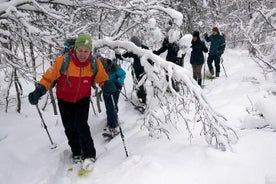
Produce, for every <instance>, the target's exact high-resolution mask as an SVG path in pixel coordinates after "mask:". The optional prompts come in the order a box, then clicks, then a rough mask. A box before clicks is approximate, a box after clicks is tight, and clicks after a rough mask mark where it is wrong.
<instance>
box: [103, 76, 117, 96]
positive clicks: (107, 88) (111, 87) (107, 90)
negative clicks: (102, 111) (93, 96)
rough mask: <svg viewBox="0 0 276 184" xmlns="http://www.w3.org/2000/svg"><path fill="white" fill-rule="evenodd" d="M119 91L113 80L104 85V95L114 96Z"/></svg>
mask: <svg viewBox="0 0 276 184" xmlns="http://www.w3.org/2000/svg"><path fill="white" fill-rule="evenodd" d="M116 91H118V90H117V87H116V85H115V84H114V82H112V81H111V80H107V81H105V83H104V85H103V93H104V94H105V95H108V96H109V95H112V94H113V93H115V92H116Z"/></svg>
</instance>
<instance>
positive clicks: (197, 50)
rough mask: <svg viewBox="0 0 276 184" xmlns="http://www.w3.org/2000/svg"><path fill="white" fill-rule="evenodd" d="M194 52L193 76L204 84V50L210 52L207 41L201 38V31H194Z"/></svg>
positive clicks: (192, 58) (192, 56) (199, 83)
mask: <svg viewBox="0 0 276 184" xmlns="http://www.w3.org/2000/svg"><path fill="white" fill-rule="evenodd" d="M191 48H192V52H191V57H190V63H191V65H192V68H193V78H194V79H195V80H196V81H197V83H198V85H199V86H200V87H201V86H202V74H201V71H202V66H203V64H204V56H203V52H208V48H207V47H206V45H205V43H204V42H203V41H201V40H200V37H199V32H198V31H194V32H193V40H192V46H191Z"/></svg>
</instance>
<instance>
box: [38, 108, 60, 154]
mask: <svg viewBox="0 0 276 184" xmlns="http://www.w3.org/2000/svg"><path fill="white" fill-rule="evenodd" d="M36 109H37V112H38V114H39V116H40V118H41V121H42V125H43V128H44V129H45V130H46V132H47V135H48V137H49V139H50V142H51V146H50V148H51V149H55V148H56V147H57V144H55V143H53V140H52V138H51V136H50V133H49V131H48V128H47V125H46V123H45V121H44V119H43V116H42V113H41V111H40V109H39V107H38V104H36Z"/></svg>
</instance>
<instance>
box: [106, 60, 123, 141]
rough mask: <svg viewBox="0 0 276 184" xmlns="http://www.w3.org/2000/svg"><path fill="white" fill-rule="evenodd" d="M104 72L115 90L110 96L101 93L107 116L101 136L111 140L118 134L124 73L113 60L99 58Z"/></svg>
mask: <svg viewBox="0 0 276 184" xmlns="http://www.w3.org/2000/svg"><path fill="white" fill-rule="evenodd" d="M101 61H102V63H103V66H104V68H105V71H106V72H107V74H108V77H109V80H110V81H112V82H113V83H114V84H115V86H116V88H117V90H116V91H115V92H114V93H112V94H111V95H112V97H113V99H114V103H115V104H113V99H112V97H111V95H110V94H105V93H103V98H104V103H105V108H106V115H107V127H106V128H105V129H104V133H103V136H104V137H109V138H112V137H114V136H116V135H118V134H119V131H118V128H117V127H118V118H117V117H118V115H117V113H118V110H119V109H118V101H119V96H120V92H121V89H122V86H123V85H124V80H125V78H126V72H125V71H124V70H123V69H122V68H121V66H120V65H119V64H117V63H116V62H114V60H111V59H108V58H101ZM114 105H115V107H114Z"/></svg>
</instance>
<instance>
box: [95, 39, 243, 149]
mask: <svg viewBox="0 0 276 184" xmlns="http://www.w3.org/2000/svg"><path fill="white" fill-rule="evenodd" d="M102 47H109V48H111V49H118V48H120V49H124V50H126V51H128V52H132V53H134V54H137V55H138V56H139V57H140V58H141V64H142V65H143V66H144V68H145V73H146V74H145V76H144V77H143V79H142V80H144V82H145V83H146V85H147V90H148V91H153V92H152V94H151V95H150V94H148V96H150V97H149V102H148V104H147V110H146V114H145V117H144V124H143V126H144V127H146V128H147V129H148V130H149V132H150V135H156V134H159V133H164V134H165V135H166V136H167V137H168V138H169V137H170V135H169V132H168V130H167V129H166V128H165V127H166V125H168V124H172V125H175V124H176V122H183V123H184V124H185V125H186V129H187V131H188V135H189V138H192V137H193V132H192V130H191V129H190V125H191V124H192V123H195V124H197V123H199V122H200V123H201V128H202V133H203V134H204V136H205V140H206V141H207V143H208V144H209V145H215V146H216V147H217V148H218V149H221V150H226V149H229V148H231V143H232V142H233V141H237V140H238V136H237V134H236V133H235V131H234V130H233V129H232V128H231V127H229V126H228V125H227V120H226V118H225V117H224V116H223V115H221V114H219V113H218V112H216V111H215V110H214V109H213V108H212V106H211V105H210V104H209V102H208V101H207V99H206V97H205V96H204V94H203V92H202V90H201V88H200V87H199V86H198V85H197V83H196V82H195V81H194V80H193V78H192V77H191V76H189V73H188V71H187V70H186V69H185V68H183V67H180V66H178V65H175V64H173V63H171V62H168V61H166V60H164V59H162V58H161V57H159V56H157V55H154V54H153V53H152V52H151V51H150V50H145V49H142V48H139V47H136V46H135V45H134V44H133V43H131V42H128V41H111V40H109V39H103V40H97V41H95V42H94V52H96V51H97V50H98V49H99V48H102ZM149 60H150V61H152V62H148V61H149ZM152 63H153V64H152ZM172 81H174V82H175V83H177V85H179V88H180V90H179V92H176V91H175V90H174V88H173V87H172Z"/></svg>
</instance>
